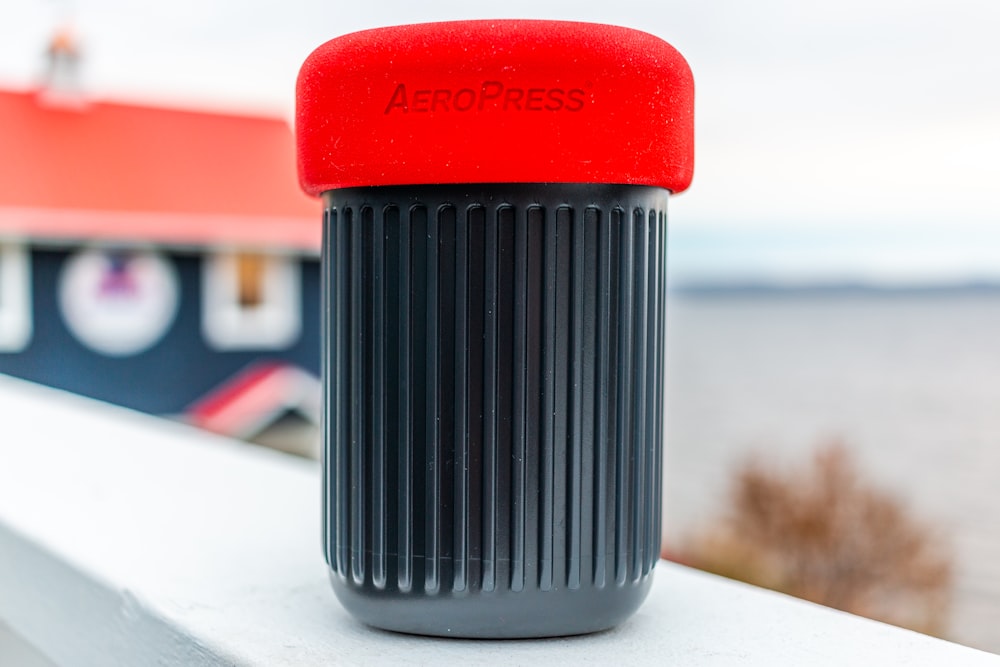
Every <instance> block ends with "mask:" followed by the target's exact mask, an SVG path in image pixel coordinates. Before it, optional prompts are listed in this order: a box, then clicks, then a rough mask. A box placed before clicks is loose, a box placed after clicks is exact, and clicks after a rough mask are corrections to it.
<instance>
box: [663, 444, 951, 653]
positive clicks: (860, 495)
mask: <svg viewBox="0 0 1000 667" xmlns="http://www.w3.org/2000/svg"><path fill="white" fill-rule="evenodd" d="M678 556H679V558H678V559H677V560H680V561H682V562H685V563H687V564H689V565H693V566H694V567H697V568H700V569H703V570H708V571H710V572H715V573H717V574H721V575H724V576H727V577H731V578H734V579H739V580H742V581H746V582H749V583H752V584H756V585H759V586H764V587H766V588H771V589H774V590H777V591H781V592H784V593H788V594H790V595H794V596H796V597H800V598H805V599H807V600H811V601H813V602H817V603H819V604H823V605H827V606H830V607H835V608H837V609H842V610H844V611H849V612H852V613H856V614H860V615H863V616H868V617H870V618H875V619H878V620H882V621H886V622H888V623H893V624H895V625H900V626H903V627H908V628H911V629H914V630H918V631H921V632H927V633H931V634H940V633H941V632H942V630H943V629H944V624H945V622H946V620H947V611H948V602H949V597H950V591H951V582H952V567H951V558H950V555H949V551H948V549H946V548H945V547H944V546H943V545H942V542H941V540H939V539H937V536H936V535H935V534H934V532H933V531H932V530H930V529H929V528H928V527H927V526H925V525H924V524H922V523H921V522H919V521H918V520H917V519H915V518H914V517H913V516H912V514H911V513H910V512H909V511H908V510H907V508H906V507H905V506H904V505H903V504H901V503H900V502H899V501H898V500H897V499H895V498H893V497H892V496H890V495H888V494H887V493H885V492H883V491H881V490H880V489H878V488H875V487H873V486H872V485H871V484H870V483H868V482H866V481H865V480H863V479H862V477H861V475H860V474H859V473H858V470H857V468H856V466H855V465H854V462H853V460H852V459H851V457H850V455H849V453H848V451H847V449H846V448H845V447H843V446H842V445H841V444H839V443H834V444H831V445H829V446H826V447H823V448H821V449H819V450H818V451H817V452H816V453H815V455H814V458H813V460H812V462H811V465H808V466H803V467H802V468H801V469H796V470H788V471H781V470H776V469H774V468H773V467H772V466H768V465H766V464H765V463H764V461H763V460H762V459H761V458H760V457H755V458H752V459H750V460H748V461H747V462H746V463H745V464H744V465H742V466H741V467H740V468H738V469H737V471H736V474H735V477H734V480H733V485H732V490H731V496H730V502H729V506H728V510H727V511H726V513H725V515H724V516H723V517H722V518H720V519H719V521H718V522H717V523H716V524H715V525H714V526H712V527H711V528H709V529H707V530H706V531H704V532H702V533H701V534H699V535H698V536H697V537H695V538H694V539H693V540H691V541H690V543H689V544H688V545H687V547H686V548H685V549H683V550H682V551H681V552H680V553H679V554H678Z"/></svg>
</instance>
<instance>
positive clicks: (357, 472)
mask: <svg viewBox="0 0 1000 667" xmlns="http://www.w3.org/2000/svg"><path fill="white" fill-rule="evenodd" d="M361 230H362V225H361V221H360V220H357V219H355V220H352V221H351V232H350V233H351V293H350V311H351V320H350V321H351V324H350V329H349V331H350V360H351V362H350V378H351V384H350V414H351V421H350V431H351V436H350V437H351V439H350V443H351V444H350V452H351V453H350V462H351V468H350V470H351V491H350V497H351V499H350V508H351V537H350V542H351V548H350V551H351V577H352V578H353V580H354V583H355V584H362V583H364V580H365V562H364V550H365V503H364V501H365V465H364V454H365V450H364V444H365V432H364V431H365V412H364V400H365V387H364V381H363V375H362V374H363V372H364V340H365V337H364V335H365V327H364V320H363V318H362V310H363V303H362V300H363V298H364V291H363V287H364V284H365V282H364V276H363V270H364V269H363V264H362V257H363V249H362V234H361Z"/></svg>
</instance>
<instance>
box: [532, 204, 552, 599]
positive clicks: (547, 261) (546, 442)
mask: <svg viewBox="0 0 1000 667" xmlns="http://www.w3.org/2000/svg"><path fill="white" fill-rule="evenodd" d="M533 217H534V218H536V219H535V220H532V218H533ZM528 220H529V222H528V224H542V225H544V229H545V245H544V250H543V253H542V256H543V261H544V272H545V273H544V276H543V278H542V284H543V286H544V287H543V288H544V290H545V303H544V306H543V308H542V310H543V314H542V336H543V342H542V368H543V371H542V372H543V376H542V377H543V380H542V405H543V406H544V407H543V412H542V442H541V447H540V449H539V463H540V465H539V473H540V481H539V487H540V488H539V496H540V498H539V500H540V503H541V507H540V509H539V528H538V540H539V563H538V566H539V580H538V587H539V588H540V589H541V590H543V591H548V590H551V589H552V551H553V541H554V538H555V524H554V521H555V517H554V514H553V512H554V510H555V493H554V486H555V479H554V478H555V463H554V461H553V456H554V454H555V449H556V433H555V427H556V424H555V420H554V419H553V415H554V413H555V410H556V382H557V379H556V357H557V344H558V340H559V339H558V336H557V332H556V314H557V313H556V296H557V291H556V287H557V283H556V278H557V276H556V271H557V269H558V267H559V264H558V255H557V253H556V249H557V241H558V237H557V236H556V224H555V220H551V219H548V220H546V219H545V216H544V211H543V210H542V209H541V208H539V207H537V206H533V207H532V208H531V209H529V218H528Z"/></svg>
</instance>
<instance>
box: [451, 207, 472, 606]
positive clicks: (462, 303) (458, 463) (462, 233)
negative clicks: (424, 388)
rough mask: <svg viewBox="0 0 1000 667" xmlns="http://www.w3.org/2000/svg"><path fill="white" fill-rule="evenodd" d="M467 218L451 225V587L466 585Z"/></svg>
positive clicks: (467, 472) (467, 581)
mask: <svg viewBox="0 0 1000 667" xmlns="http://www.w3.org/2000/svg"><path fill="white" fill-rule="evenodd" d="M468 222H469V221H466V220H463V221H460V222H458V223H457V224H455V222H453V223H452V224H453V225H454V235H455V267H454V281H455V298H454V304H455V317H454V323H455V332H454V335H455V339H454V343H455V344H454V349H453V350H452V354H454V355H455V356H454V363H455V375H454V378H455V379H454V387H455V412H454V422H455V427H454V428H455V430H454V436H455V440H454V443H455V444H454V447H455V457H454V461H455V471H454V474H455V512H454V519H453V521H454V526H455V548H454V558H453V561H452V563H453V567H454V582H453V584H452V588H453V589H454V590H456V591H464V590H466V589H467V588H468V587H469V567H468V565H469V474H470V473H469V442H470V437H469V435H470V434H469V224H468Z"/></svg>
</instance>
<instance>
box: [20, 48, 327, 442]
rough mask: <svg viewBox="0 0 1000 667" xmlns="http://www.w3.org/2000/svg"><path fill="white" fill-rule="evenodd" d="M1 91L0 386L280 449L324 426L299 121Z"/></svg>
mask: <svg viewBox="0 0 1000 667" xmlns="http://www.w3.org/2000/svg"><path fill="white" fill-rule="evenodd" d="M78 67H79V63H78V54H77V52H76V47H75V45H74V43H73V41H72V39H71V38H69V37H67V36H66V35H59V36H57V37H56V39H54V40H53V43H52V45H51V47H50V49H49V51H48V69H47V72H46V76H45V80H44V82H43V85H41V86H40V87H39V88H38V89H37V90H21V91H13V90H0V372H2V373H8V374H11V375H15V376H18V377H22V378H26V379H29V380H34V381H37V382H42V383H45V384H49V385H52V386H55V387H60V388H63V389H68V390H71V391H75V392H78V393H81V394H85V395H88V396H92V397H95V398H99V399H102V400H106V401H110V402H112V403H117V404H120V405H124V406H128V407H131V408H135V409H138V410H142V411H145V412H150V413H156V414H163V415H171V416H181V417H183V418H186V419H188V420H190V421H192V422H194V423H197V424H201V425H203V426H206V427H209V428H213V429H214V430H218V431H222V432H225V433H228V434H231V435H237V436H240V437H245V438H250V439H253V438H260V437H263V438H265V439H266V438H267V437H268V436H267V435H266V434H265V431H267V430H268V429H269V428H272V427H278V425H279V424H280V425H281V426H280V428H286V427H288V425H289V423H288V422H289V420H290V419H291V420H292V421H293V422H294V421H295V420H299V421H301V422H304V423H306V424H308V423H314V422H315V420H316V416H317V415H318V412H319V383H318V381H316V379H315V378H316V375H317V374H318V371H319V363H320V362H319V354H320V347H319V346H320V341H319V335H320V324H319V308H318V306H319V299H320V295H319V289H320V288H319V284H320V281H319V261H318V251H319V247H320V235H321V224H320V211H321V207H320V205H319V203H318V202H317V201H315V200H312V199H310V198H308V197H306V196H305V195H304V194H302V193H301V191H300V190H299V188H298V184H297V183H296V178H295V154H294V143H293V138H292V133H291V130H290V128H289V127H288V124H287V123H286V122H284V121H283V120H281V119H276V118H265V117H258V116H252V115H240V114H231V113H216V112H205V111H197V110H191V109H180V108H168V107H156V106H150V105H135V104H125V103H118V102H108V101H97V100H91V99H88V98H87V97H86V96H85V95H84V94H83V92H82V91H81V89H80V86H79V84H78V79H77V77H76V70H77V69H78Z"/></svg>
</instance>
